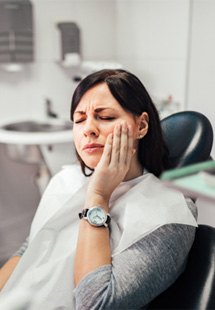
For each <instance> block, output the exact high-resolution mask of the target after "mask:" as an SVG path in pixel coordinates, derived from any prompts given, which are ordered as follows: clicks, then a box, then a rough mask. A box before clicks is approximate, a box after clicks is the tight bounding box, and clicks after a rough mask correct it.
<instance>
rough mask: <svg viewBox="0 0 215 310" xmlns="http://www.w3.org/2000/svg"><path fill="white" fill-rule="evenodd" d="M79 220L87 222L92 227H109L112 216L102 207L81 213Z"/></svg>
mask: <svg viewBox="0 0 215 310" xmlns="http://www.w3.org/2000/svg"><path fill="white" fill-rule="evenodd" d="M79 218H80V219H82V218H83V219H85V220H87V221H88V222H89V223H90V224H91V225H92V226H96V227H102V226H103V227H108V226H109V224H110V220H111V218H110V214H109V213H106V212H105V211H104V209H103V208H101V207H100V206H95V207H92V208H89V209H84V210H83V211H82V212H81V213H79Z"/></svg>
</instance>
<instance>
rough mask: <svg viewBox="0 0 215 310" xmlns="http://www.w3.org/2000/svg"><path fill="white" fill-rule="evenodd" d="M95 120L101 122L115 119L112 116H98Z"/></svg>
mask: <svg viewBox="0 0 215 310" xmlns="http://www.w3.org/2000/svg"><path fill="white" fill-rule="evenodd" d="M97 118H98V119H101V120H103V121H112V120H114V119H115V117H113V116H99V115H98V116H97Z"/></svg>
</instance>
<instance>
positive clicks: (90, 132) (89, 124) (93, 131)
mask: <svg viewBox="0 0 215 310" xmlns="http://www.w3.org/2000/svg"><path fill="white" fill-rule="evenodd" d="M84 135H85V136H86V137H87V136H96V137H98V135H99V130H98V127H97V126H96V124H95V122H94V121H93V120H87V121H86V124H85V127H84Z"/></svg>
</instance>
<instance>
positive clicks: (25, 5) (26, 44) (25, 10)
mask: <svg viewBox="0 0 215 310" xmlns="http://www.w3.org/2000/svg"><path fill="white" fill-rule="evenodd" d="M33 43H34V42H33V9H32V4H31V2H30V1H29V0H0V63H27V62H32V61H33V58H34V48H33V46H34V44H33Z"/></svg>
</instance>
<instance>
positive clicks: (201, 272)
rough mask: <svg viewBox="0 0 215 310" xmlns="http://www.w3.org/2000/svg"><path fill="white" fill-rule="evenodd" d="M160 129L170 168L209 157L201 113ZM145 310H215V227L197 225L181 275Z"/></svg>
mask: <svg viewBox="0 0 215 310" xmlns="http://www.w3.org/2000/svg"><path fill="white" fill-rule="evenodd" d="M161 126H162V130H163V134H164V139H165V141H166V143H167V146H168V148H169V151H170V160H171V167H172V168H178V167H183V166H186V165H189V164H194V163H198V162H201V161H205V160H209V159H210V158H211V157H210V152H211V148H212V144H213V130H212V126H211V124H210V121H209V120H208V119H207V118H206V117H205V116H204V115H203V114H201V113H199V112H194V111H184V112H179V113H175V114H172V115H170V116H168V117H166V118H165V119H163V120H162V121H161ZM214 204H215V203H214ZM147 309H157V310H158V309H172V310H173V309H195V310H206V309H208V310H209V309H215V228H214V227H211V226H207V225H199V227H198V228H197V231H196V236H195V240H194V243H193V246H192V248H191V251H190V253H189V256H188V260H187V265H186V268H185V270H184V272H183V273H182V274H181V275H180V277H179V278H178V279H177V280H176V282H175V283H174V284H173V285H171V286H170V287H169V288H168V289H167V290H166V291H164V292H163V293H162V294H160V295H159V296H158V297H157V298H155V299H154V300H153V301H152V302H151V303H150V304H149V305H148V307H147Z"/></svg>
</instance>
